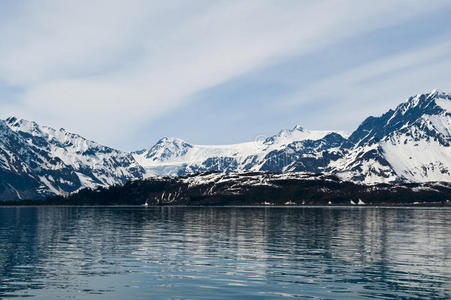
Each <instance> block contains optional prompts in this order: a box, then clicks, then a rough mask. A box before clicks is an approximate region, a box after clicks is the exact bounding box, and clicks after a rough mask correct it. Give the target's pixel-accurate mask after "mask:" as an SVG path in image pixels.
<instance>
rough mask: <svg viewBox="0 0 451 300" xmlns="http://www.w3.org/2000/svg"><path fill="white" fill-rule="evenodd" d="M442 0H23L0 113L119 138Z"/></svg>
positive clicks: (5, 52) (2, 73) (6, 56)
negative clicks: (200, 98) (207, 93)
mask: <svg viewBox="0 0 451 300" xmlns="http://www.w3.org/2000/svg"><path fill="white" fill-rule="evenodd" d="M167 2H170V3H167ZM446 2H447V1H431V2H430V3H428V5H427V6H426V7H425V5H424V1H418V0H408V1H407V0H403V1H396V2H395V3H394V2H393V1H388V0H383V1H377V2H376V1H361V0H346V1H340V0H336V1H335V0H324V1H263V0H259V1H257V0H250V1H196V2H188V1H144V0H142V1H141V0H129V1H126V2H124V1H115V0H109V1H99V0H97V1H50V0H40V1H27V2H26V3H22V4H21V6H17V4H16V5H12V6H10V7H8V9H10V10H11V14H10V16H11V17H10V18H9V19H6V20H4V21H3V22H1V23H0V38H1V40H2V41H4V42H2V43H1V45H0V57H1V59H0V81H2V82H4V83H5V84H6V85H9V86H12V87H18V88H20V90H21V91H22V92H20V93H18V94H17V95H16V98H15V99H14V102H13V103H12V104H11V103H10V104H8V106H4V107H3V109H2V112H3V115H6V114H17V115H19V116H22V117H25V118H31V119H35V120H37V121H41V122H43V123H46V124H49V125H53V126H59V125H61V126H65V127H68V128H69V129H71V130H73V131H77V132H79V133H81V134H83V135H86V136H88V137H91V138H95V139H97V140H100V141H102V142H104V143H111V144H119V143H120V141H121V140H122V139H123V138H122V137H123V136H124V135H129V134H133V132H134V130H137V128H139V127H140V126H142V124H144V123H146V122H148V121H149V120H151V119H153V118H157V117H158V116H161V115H162V114H165V113H167V112H169V111H170V110H171V109H174V108H176V107H178V106H179V105H182V104H185V103H186V101H189V99H191V97H190V95H193V94H195V93H197V92H199V91H202V90H205V89H207V88H211V87H213V86H215V85H218V84H221V83H224V82H226V81H229V80H232V79H233V78H236V77H237V76H240V75H242V74H245V73H246V72H249V71H252V70H255V69H256V68H260V67H263V66H266V65H270V64H276V63H277V62H278V61H280V60H282V59H286V58H287V57H290V56H293V55H301V54H303V53H308V52H310V51H315V49H318V48H321V47H326V46H327V45H330V44H332V43H334V42H336V41H338V40H340V39H344V38H346V37H349V36H352V35H356V34H359V33H362V32H365V31H368V30H374V29H377V28H380V27H384V26H388V25H390V24H395V23H396V22H400V21H402V20H403V19H407V18H411V17H414V16H416V15H417V14H420V13H424V11H425V10H434V9H439V8H440V7H442V6H443V5H446ZM394 61H395V62H392V65H391V66H390V65H389V63H385V66H386V69H383V70H378V69H377V67H376V66H372V67H371V66H366V67H365V68H367V69H366V71H367V75H366V76H367V77H368V78H369V75H368V74H373V75H374V76H378V75H381V74H384V72H390V71H391V70H393V69H396V68H397V67H399V66H397V65H396V60H394ZM368 68H372V69H373V71H372V72H368ZM354 72H355V73H350V74H347V75H346V76H344V79H340V80H337V79H336V78H335V79H327V80H330V83H328V81H327V80H326V81H324V82H322V83H320V84H318V86H322V87H323V86H324V85H329V86H332V85H338V84H343V85H345V84H349V86H353V87H355V86H356V85H357V83H356V80H355V76H356V75H355V74H356V73H358V72H357V71H354ZM361 85H362V83H361ZM303 93H308V91H304V92H303ZM225 105H226V104H225ZM112 128H114V130H112ZM149 130H157V129H149Z"/></svg>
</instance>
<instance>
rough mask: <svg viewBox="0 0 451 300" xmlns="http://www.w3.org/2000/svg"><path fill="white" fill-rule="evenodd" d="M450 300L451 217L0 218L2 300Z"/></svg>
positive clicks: (253, 212) (143, 211)
mask: <svg viewBox="0 0 451 300" xmlns="http://www.w3.org/2000/svg"><path fill="white" fill-rule="evenodd" d="M4 297H35V298H36V299H57V298H61V299H167V298H170V299H232V298H233V299H246V298H248V299H259V298H261V299H274V298H279V297H280V298H283V297H298V298H302V299H308V298H320V299H361V298H381V299H391V298H413V299H415V298H418V299H426V298H437V299H440V298H442V299H446V298H448V299H449V298H451V210H450V209H422V208H415V209H410V208H409V209H408V208H370V207H367V208H331V207H325V208H275V207H273V208H256V207H254V208H251V207H241V208H238V207H236V208H233V207H231V208H219V207H218V208H207V207H191V208H190V207H162V208H145V207H22V208H18V207H17V208H16V207H4V208H0V298H4Z"/></svg>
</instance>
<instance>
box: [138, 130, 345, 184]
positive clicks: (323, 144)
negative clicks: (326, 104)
mask: <svg viewBox="0 0 451 300" xmlns="http://www.w3.org/2000/svg"><path fill="white" fill-rule="evenodd" d="M331 136H333V137H335V139H336V140H335V141H333V142H335V143H337V139H338V142H339V143H341V142H343V141H344V138H343V137H342V136H341V135H339V134H338V133H334V132H332V131H309V130H304V129H303V128H302V127H300V126H296V127H294V128H293V129H291V130H282V131H280V132H279V133H278V134H277V135H274V136H272V137H269V138H262V139H257V140H256V141H254V142H247V143H241V144H234V145H208V146H207V145H192V144H188V143H186V142H184V141H182V140H180V139H176V138H163V139H161V140H160V141H158V143H157V144H156V145H155V146H153V147H152V148H150V149H149V150H141V151H137V152H134V153H133V156H134V158H135V159H136V161H138V162H139V163H140V164H141V165H142V166H143V167H144V168H145V169H146V171H147V176H151V175H177V174H186V173H197V172H203V171H223V172H230V171H246V170H270V171H283V170H284V169H286V168H287V167H288V166H289V165H291V164H292V163H293V161H294V159H295V156H296V155H295V153H299V152H303V153H307V152H310V153H313V152H315V151H313V149H314V148H322V150H324V149H326V148H328V147H327V145H329V143H330V142H331V141H330V139H331V138H330V137H331ZM332 139H333V138H332ZM314 141H320V142H318V143H316V144H314V143H313V142H314ZM333 142H332V143H333ZM333 145H334V146H338V144H333ZM287 149H289V150H287ZM316 150H318V149H316ZM282 151H285V152H286V153H284V155H285V156H284V155H282V154H280V152H282ZM277 153H279V154H280V155H278V154H277ZM289 155H290V156H293V157H290V158H288V156H289ZM274 156H278V157H279V158H280V157H282V156H284V157H282V159H274ZM298 156H299V155H298ZM276 164H277V166H276Z"/></svg>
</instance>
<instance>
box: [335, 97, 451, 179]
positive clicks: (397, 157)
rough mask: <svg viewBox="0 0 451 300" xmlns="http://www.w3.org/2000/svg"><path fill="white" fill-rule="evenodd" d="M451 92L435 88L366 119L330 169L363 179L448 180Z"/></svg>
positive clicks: (450, 173) (348, 176) (450, 156)
mask: <svg viewBox="0 0 451 300" xmlns="http://www.w3.org/2000/svg"><path fill="white" fill-rule="evenodd" d="M450 142H451V95H449V94H446V93H445V92H442V91H438V90H434V91H432V92H431V93H428V94H418V95H416V96H415V97H410V98H409V99H407V101H406V102H404V103H402V104H400V105H399V106H398V107H396V109H394V110H389V111H388V112H387V113H385V114H383V115H382V116H380V117H377V118H376V117H369V118H367V119H366V120H365V121H364V122H363V123H362V124H361V125H360V126H359V128H357V130H356V131H355V132H354V133H353V134H352V135H351V136H350V137H349V139H348V140H347V142H346V143H345V144H344V146H343V157H342V158H340V159H338V160H337V161H334V162H333V163H331V165H330V166H329V171H331V172H333V173H336V174H338V175H339V176H340V177H341V178H343V179H351V180H357V181H363V182H366V183H375V182H394V181H412V182H427V181H448V182H449V181H451V147H450Z"/></svg>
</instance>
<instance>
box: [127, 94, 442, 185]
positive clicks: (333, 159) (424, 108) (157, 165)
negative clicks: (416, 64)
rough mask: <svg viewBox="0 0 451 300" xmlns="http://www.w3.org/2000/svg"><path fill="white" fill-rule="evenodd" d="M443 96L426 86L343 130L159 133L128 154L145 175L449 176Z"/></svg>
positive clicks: (383, 178) (370, 180)
mask: <svg viewBox="0 0 451 300" xmlns="http://www.w3.org/2000/svg"><path fill="white" fill-rule="evenodd" d="M450 143H451V96H450V95H449V94H446V93H445V92H441V91H438V90H434V91H432V92H430V93H427V94H418V95H416V96H414V97H411V98H409V99H407V101H405V102H404V103H402V104H400V105H399V106H398V107H396V108H395V109H393V110H390V111H388V112H387V113H385V114H383V115H382V116H380V117H369V118H367V119H366V120H365V121H364V122H363V123H362V124H361V125H360V126H359V127H358V129H357V130H356V131H354V132H353V133H352V135H351V136H349V137H347V136H346V135H345V134H343V133H341V132H333V131H309V130H305V129H303V128H302V127H300V126H296V127H294V128H293V129H291V130H282V131H280V132H279V133H278V134H276V135H274V136H272V137H268V138H264V139H257V140H256V141H255V142H248V143H242V144H236V145H223V146H205V145H192V144H189V143H187V142H184V141H182V140H179V139H173V138H164V139H162V140H160V141H159V142H158V143H157V144H156V145H155V146H153V147H152V148H150V150H147V151H146V150H142V151H138V152H135V153H133V156H134V157H135V159H136V160H137V161H138V162H139V163H140V164H141V165H142V166H143V167H144V168H145V169H146V174H147V176H151V175H180V174H190V173H198V172H204V171H219V172H231V171H275V172H291V171H298V172H325V173H332V174H337V175H338V176H339V177H340V178H342V179H346V180H352V181H357V182H364V183H368V184H373V183H382V182H385V183H391V182H402V181H411V182H428V181H451V148H450Z"/></svg>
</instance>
